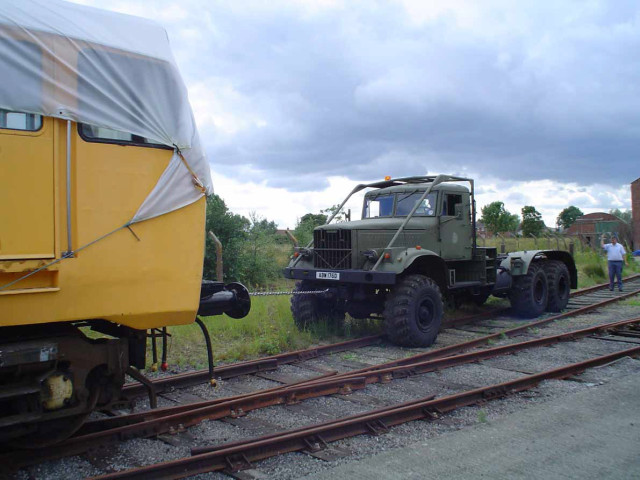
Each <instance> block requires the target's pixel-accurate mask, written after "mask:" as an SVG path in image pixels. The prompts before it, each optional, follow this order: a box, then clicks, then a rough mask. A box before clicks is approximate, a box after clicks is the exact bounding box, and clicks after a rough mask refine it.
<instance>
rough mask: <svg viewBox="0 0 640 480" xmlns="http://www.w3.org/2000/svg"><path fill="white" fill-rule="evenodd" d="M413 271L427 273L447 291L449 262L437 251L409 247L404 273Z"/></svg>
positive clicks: (441, 288)
mask: <svg viewBox="0 0 640 480" xmlns="http://www.w3.org/2000/svg"><path fill="white" fill-rule="evenodd" d="M411 273H419V274H421V275H426V276H427V277H429V278H431V279H432V280H433V281H435V282H436V283H437V284H438V287H439V288H440V291H441V292H442V293H444V292H446V291H447V287H448V282H447V264H446V263H445V262H444V260H443V259H442V258H441V257H440V256H439V255H436V253H435V252H432V251H431V250H417V249H414V248H411V249H409V250H408V251H407V258H406V260H405V261H404V271H403V275H405V274H411Z"/></svg>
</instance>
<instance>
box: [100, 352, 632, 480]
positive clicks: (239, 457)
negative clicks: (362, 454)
mask: <svg viewBox="0 0 640 480" xmlns="http://www.w3.org/2000/svg"><path fill="white" fill-rule="evenodd" d="M639 355H640V346H637V347H634V348H630V349H627V350H623V351H620V352H616V353H612V354H608V355H602V356H598V357H594V358H591V359H588V360H585V361H582V362H577V363H573V364H570V365H565V366H562V367H559V368H555V369H552V370H547V371H544V372H540V373H537V374H533V375H527V376H525V377H520V378H517V379H515V380H511V381H507V382H503V383H498V384H493V385H489V386H486V387H481V388H476V389H472V390H468V391H465V392H461V393H458V394H455V395H449V396H446V397H442V398H438V399H432V398H431V397H427V398H424V399H420V400H417V401H414V402H409V403H405V404H400V405H396V406H393V407H387V408H383V409H378V410H374V411H370V412H366V413H364V414H360V415H353V416H350V417H344V418H340V419H337V420H333V421H330V422H325V423H321V424H316V425H310V426H307V427H303V428H299V429H295V430H290V431H284V432H280V433H276V434H272V435H267V436H264V437H259V438H256V439H251V440H248V441H242V442H235V443H232V444H226V445H222V446H214V447H209V450H208V451H205V450H206V449H207V447H204V448H199V449H197V450H193V453H194V454H193V456H191V457H185V458H181V459H178V460H174V461H169V462H163V463H158V464H153V465H148V466H145V467H140V468H135V469H130V470H126V471H120V472H115V473H110V474H106V475H101V476H99V477H95V478H96V479H100V480H115V479H147V478H154V479H176V478H184V477H187V476H191V475H196V474H200V473H207V472H212V471H216V470H225V469H229V468H232V469H233V467H234V466H242V467H247V466H250V462H252V461H257V460H262V459H265V458H269V457H272V456H275V455H281V454H283V453H288V452H293V451H300V450H315V449H321V448H322V447H323V446H324V445H326V444H328V443H330V442H334V441H337V440H340V439H343V438H348V437H352V436H356V435H361V434H365V433H368V434H378V433H383V432H385V431H387V430H388V429H389V428H390V427H392V426H395V425H399V424H402V423H406V422H410V421H414V420H421V419H426V420H432V419H434V418H438V417H439V416H441V415H442V414H444V413H447V412H450V411H453V410H456V409H458V408H461V407H465V406H469V405H473V404H476V403H479V402H487V401H490V400H495V399H497V398H502V397H505V396H507V395H510V394H513V393H516V392H521V391H524V390H528V389H531V388H533V387H535V386H537V385H538V384H539V383H540V382H542V381H544V380H549V379H562V378H566V377H568V376H572V375H575V374H577V373H580V372H583V371H584V370H586V369H588V368H592V367H596V366H599V365H605V364H607V363H610V362H612V361H615V360H618V359H620V358H623V357H629V356H632V357H634V356H639ZM238 464H239V465H238Z"/></svg>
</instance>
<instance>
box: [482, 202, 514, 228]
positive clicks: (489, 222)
mask: <svg viewBox="0 0 640 480" xmlns="http://www.w3.org/2000/svg"><path fill="white" fill-rule="evenodd" d="M481 212H482V218H480V221H481V222H482V223H484V224H485V226H486V227H487V230H489V231H490V232H491V233H493V234H496V233H500V232H509V231H513V230H515V229H516V228H518V221H519V218H518V215H515V214H512V213H510V212H509V211H507V210H506V209H505V208H504V203H502V202H500V201H497V202H492V203H490V204H489V205H485V206H484V207H482V210H481Z"/></svg>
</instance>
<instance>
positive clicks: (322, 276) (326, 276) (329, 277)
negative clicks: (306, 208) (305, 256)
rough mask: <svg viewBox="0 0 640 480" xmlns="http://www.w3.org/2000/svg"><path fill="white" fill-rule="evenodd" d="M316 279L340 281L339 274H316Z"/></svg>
mask: <svg viewBox="0 0 640 480" xmlns="http://www.w3.org/2000/svg"><path fill="white" fill-rule="evenodd" d="M316 278H318V279H321V280H340V274H339V273H338V272H316Z"/></svg>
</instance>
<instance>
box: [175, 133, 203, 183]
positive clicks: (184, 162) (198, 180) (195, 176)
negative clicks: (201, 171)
mask: <svg viewBox="0 0 640 480" xmlns="http://www.w3.org/2000/svg"><path fill="white" fill-rule="evenodd" d="M173 146H174V148H175V149H176V153H177V154H178V157H180V160H182V163H183V164H184V166H185V167H187V170H189V173H190V174H191V178H192V179H193V184H194V186H195V187H196V188H197V189H198V190H200V192H201V193H202V194H203V195H206V194H207V187H205V186H204V183H202V180H200V178H199V177H198V174H197V173H196V172H194V171H193V169H192V168H191V166H190V165H189V162H187V160H186V158H184V155H182V151H181V150H180V147H178V146H177V145H176V144H175V143H174V144H173Z"/></svg>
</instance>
